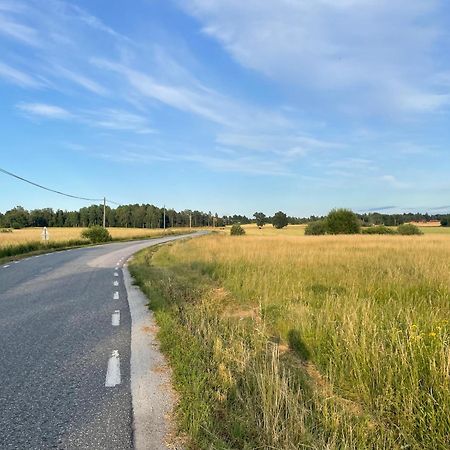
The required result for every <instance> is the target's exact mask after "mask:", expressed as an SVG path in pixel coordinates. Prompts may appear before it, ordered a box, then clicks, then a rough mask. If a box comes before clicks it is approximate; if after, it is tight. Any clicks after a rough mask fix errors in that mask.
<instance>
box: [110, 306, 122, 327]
mask: <svg viewBox="0 0 450 450" xmlns="http://www.w3.org/2000/svg"><path fill="white" fill-rule="evenodd" d="M111 325H112V326H113V327H118V326H119V325H120V310H119V309H116V310H115V311H114V312H113V315H112V317H111Z"/></svg>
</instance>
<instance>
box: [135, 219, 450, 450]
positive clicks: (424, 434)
mask: <svg viewBox="0 0 450 450" xmlns="http://www.w3.org/2000/svg"><path fill="white" fill-rule="evenodd" d="M289 228H291V230H293V227H288V228H287V229H286V232H287V231H288V230H289ZM247 229H248V230H251V231H250V232H248V234H247V235H246V236H243V237H230V236H227V235H223V234H222V235H214V236H207V237H203V238H200V239H195V240H191V241H188V242H182V243H176V244H173V245H171V246H165V247H162V248H160V249H159V250H157V251H156V253H154V252H155V250H147V251H144V252H142V253H140V254H139V255H138V256H137V257H136V258H135V260H134V262H133V264H132V266H131V268H132V272H133V274H134V276H135V277H136V279H137V281H138V282H139V283H140V285H141V286H142V288H143V289H144V290H145V291H146V293H147V294H149V295H150V298H151V299H152V300H151V307H152V308H153V309H154V310H155V314H156V318H157V320H158V323H159V324H160V326H161V330H160V334H159V337H160V339H161V342H162V348H163V350H164V351H165V352H166V353H167V354H168V356H169V358H170V360H171V363H172V366H173V368H174V378H175V384H176V387H177V389H178V391H179V393H180V405H179V410H178V419H179V423H180V427H181V429H182V430H183V431H184V432H186V433H187V434H188V435H189V437H190V439H191V447H192V448H205V449H206V448H220V449H225V448H226V449H231V448H242V449H254V448H261V449H262V448H264V449H269V448H271V449H299V448H314V449H347V448H348V449H350V448H351V449H406V448H407V449H430V450H431V449H433V450H434V449H448V448H450V378H449V377H450V325H449V318H450V236H447V235H439V234H430V235H425V236H414V237H407V236H323V237H306V236H289V235H287V233H286V234H284V235H283V234H280V235H278V236H267V235H266V236H261V237H258V236H255V235H253V234H254V233H255V232H256V233H258V232H259V231H260V230H256V229H255V230H253V229H251V227H248V228H247ZM295 230H296V232H297V233H299V234H300V233H301V231H300V227H298V228H295ZM264 232H266V230H265V229H264V230H263V233H264ZM270 232H272V230H270Z"/></svg>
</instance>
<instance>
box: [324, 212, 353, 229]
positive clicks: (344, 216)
mask: <svg viewBox="0 0 450 450" xmlns="http://www.w3.org/2000/svg"><path fill="white" fill-rule="evenodd" d="M326 221H327V230H328V233H330V234H358V233H359V232H360V230H361V223H360V221H359V219H358V217H357V216H356V214H355V213H354V212H353V211H350V210H349V209H333V210H331V211H330V212H329V213H328V216H327V219H326Z"/></svg>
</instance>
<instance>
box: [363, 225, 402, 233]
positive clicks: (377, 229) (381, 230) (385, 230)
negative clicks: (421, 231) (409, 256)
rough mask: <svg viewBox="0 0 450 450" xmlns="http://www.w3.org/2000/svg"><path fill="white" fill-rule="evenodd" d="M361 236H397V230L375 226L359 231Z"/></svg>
mask: <svg viewBox="0 0 450 450" xmlns="http://www.w3.org/2000/svg"><path fill="white" fill-rule="evenodd" d="M361 233H362V234H397V230H395V229H394V228H389V227H387V226H385V225H375V226H372V227H368V228H363V229H362V230H361Z"/></svg>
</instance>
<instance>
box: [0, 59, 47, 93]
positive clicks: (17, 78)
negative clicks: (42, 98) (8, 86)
mask: <svg viewBox="0 0 450 450" xmlns="http://www.w3.org/2000/svg"><path fill="white" fill-rule="evenodd" d="M0 77H1V78H3V79H5V80H7V81H9V82H10V83H13V84H16V85H17V86H20V87H24V88H39V87H41V86H42V83H41V82H39V81H38V80H36V79H35V78H34V77H32V76H31V75H28V74H27V73H25V72H22V71H20V70H18V69H15V68H14V67H11V66H9V65H7V64H4V63H2V62H0Z"/></svg>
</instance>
